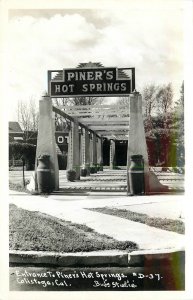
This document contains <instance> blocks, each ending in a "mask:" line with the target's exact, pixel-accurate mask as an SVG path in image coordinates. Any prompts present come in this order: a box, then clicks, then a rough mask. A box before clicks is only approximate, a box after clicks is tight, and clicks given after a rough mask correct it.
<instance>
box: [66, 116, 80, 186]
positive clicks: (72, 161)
mask: <svg viewBox="0 0 193 300" xmlns="http://www.w3.org/2000/svg"><path fill="white" fill-rule="evenodd" d="M79 144H80V141H79V123H78V121H77V120H74V121H71V128H70V131H69V142H68V170H69V169H73V170H75V171H76V179H77V180H78V179H80V145H79Z"/></svg>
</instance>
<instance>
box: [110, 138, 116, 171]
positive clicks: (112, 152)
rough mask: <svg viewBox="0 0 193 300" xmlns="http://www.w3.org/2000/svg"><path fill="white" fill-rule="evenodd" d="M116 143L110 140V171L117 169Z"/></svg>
mask: <svg viewBox="0 0 193 300" xmlns="http://www.w3.org/2000/svg"><path fill="white" fill-rule="evenodd" d="M115 163H116V162H115V141H114V140H110V169H112V170H113V169H114V168H115Z"/></svg>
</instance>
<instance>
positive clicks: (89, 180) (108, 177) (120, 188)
mask: <svg viewBox="0 0 193 300" xmlns="http://www.w3.org/2000/svg"><path fill="white" fill-rule="evenodd" d="M154 169H155V168H154ZM155 170H156V169H155ZM32 173H33V172H32V171H25V178H26V179H30V177H31V175H32ZM156 175H157V177H158V179H159V180H160V182H161V183H162V184H164V185H167V186H168V187H169V189H170V190H173V191H176V192H177V191H178V192H179V191H180V192H183V189H184V175H182V174H177V173H173V172H170V171H168V172H158V171H157V172H156ZM9 179H10V181H11V182H13V183H22V170H21V171H10V172H9ZM126 179H127V172H126V170H124V169H121V170H110V169H108V168H105V169H104V171H103V172H98V173H96V174H91V175H90V176H88V177H81V178H80V180H79V181H76V182H69V181H67V179H66V171H64V170H60V172H59V181H60V191H61V192H64V191H81V192H84V191H102V192H107V191H111V192H119V193H126V190H127V181H126Z"/></svg>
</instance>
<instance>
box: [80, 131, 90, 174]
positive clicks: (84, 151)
mask: <svg viewBox="0 0 193 300" xmlns="http://www.w3.org/2000/svg"><path fill="white" fill-rule="evenodd" d="M81 164H82V168H85V169H86V170H87V176H88V175H90V136H89V132H88V130H87V129H85V128H82V135H81Z"/></svg>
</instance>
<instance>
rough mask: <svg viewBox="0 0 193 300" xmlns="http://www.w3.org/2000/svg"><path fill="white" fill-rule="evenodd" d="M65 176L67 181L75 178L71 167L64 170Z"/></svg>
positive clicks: (74, 172)
mask: <svg viewBox="0 0 193 300" xmlns="http://www.w3.org/2000/svg"><path fill="white" fill-rule="evenodd" d="M66 178H67V180H68V181H75V180H76V171H75V170H73V169H69V170H67V171H66Z"/></svg>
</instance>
